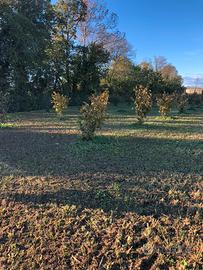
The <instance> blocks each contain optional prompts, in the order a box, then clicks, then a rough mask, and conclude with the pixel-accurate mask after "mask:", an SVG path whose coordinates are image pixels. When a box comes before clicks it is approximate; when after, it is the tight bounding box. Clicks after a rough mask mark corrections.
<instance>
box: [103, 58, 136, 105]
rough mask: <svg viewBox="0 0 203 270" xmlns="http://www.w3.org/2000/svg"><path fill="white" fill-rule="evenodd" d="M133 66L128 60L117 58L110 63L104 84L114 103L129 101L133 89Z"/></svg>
mask: <svg viewBox="0 0 203 270" xmlns="http://www.w3.org/2000/svg"><path fill="white" fill-rule="evenodd" d="M134 78H135V73H134V65H133V63H132V62H131V60H130V59H128V58H127V57H124V56H119V57H117V58H116V59H114V60H113V61H112V64H111V66H110V68H109V71H108V73H107V76H106V84H107V86H108V88H109V91H110V98H111V100H112V101H113V102H114V103H116V102H117V100H119V99H120V101H128V102H129V101H130V100H131V97H132V96H133V88H134Z"/></svg>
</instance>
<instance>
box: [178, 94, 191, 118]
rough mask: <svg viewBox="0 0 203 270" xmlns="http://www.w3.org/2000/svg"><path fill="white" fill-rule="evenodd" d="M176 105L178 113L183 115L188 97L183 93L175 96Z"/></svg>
mask: <svg viewBox="0 0 203 270" xmlns="http://www.w3.org/2000/svg"><path fill="white" fill-rule="evenodd" d="M176 104H177V107H178V111H179V113H184V111H185V109H186V108H187V106H188V97H187V95H186V94H185V93H182V94H177V95H176Z"/></svg>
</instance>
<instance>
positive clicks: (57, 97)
mask: <svg viewBox="0 0 203 270" xmlns="http://www.w3.org/2000/svg"><path fill="white" fill-rule="evenodd" d="M51 97H52V104H53V108H54V110H55V112H56V113H57V115H58V116H59V117H62V115H63V113H64V110H65V109H66V108H67V107H68V104H69V101H70V99H69V98H68V97H66V96H63V95H61V94H60V93H57V92H53V93H52V96H51Z"/></svg>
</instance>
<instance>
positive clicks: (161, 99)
mask: <svg viewBox="0 0 203 270" xmlns="http://www.w3.org/2000/svg"><path fill="white" fill-rule="evenodd" d="M173 101H174V95H169V94H166V93H164V94H162V95H160V96H158V97H157V105H158V107H159V112H160V114H161V116H163V117H166V116H168V115H169V113H170V111H171V108H172V104H173Z"/></svg>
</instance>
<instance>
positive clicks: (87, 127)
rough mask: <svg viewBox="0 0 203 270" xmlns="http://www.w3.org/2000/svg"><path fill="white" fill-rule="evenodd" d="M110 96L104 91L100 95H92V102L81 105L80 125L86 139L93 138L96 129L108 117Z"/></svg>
mask: <svg viewBox="0 0 203 270" xmlns="http://www.w3.org/2000/svg"><path fill="white" fill-rule="evenodd" d="M108 98H109V94H108V92H107V91H104V92H103V93H102V94H100V95H92V96H91V97H90V103H89V104H88V103H86V104H84V105H83V106H82V107H81V110H80V112H81V117H80V119H79V126H80V130H81V132H82V138H83V139H84V140H91V139H92V138H93V136H94V133H95V130H96V129H97V128H100V127H101V125H102V123H103V122H104V120H105V119H106V108H107V104H108Z"/></svg>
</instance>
